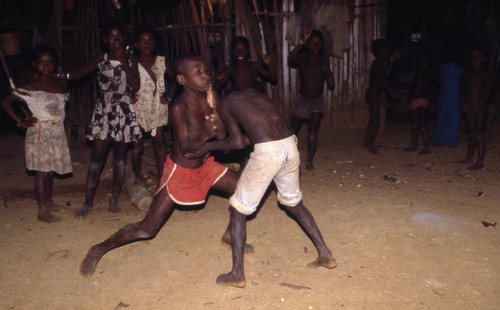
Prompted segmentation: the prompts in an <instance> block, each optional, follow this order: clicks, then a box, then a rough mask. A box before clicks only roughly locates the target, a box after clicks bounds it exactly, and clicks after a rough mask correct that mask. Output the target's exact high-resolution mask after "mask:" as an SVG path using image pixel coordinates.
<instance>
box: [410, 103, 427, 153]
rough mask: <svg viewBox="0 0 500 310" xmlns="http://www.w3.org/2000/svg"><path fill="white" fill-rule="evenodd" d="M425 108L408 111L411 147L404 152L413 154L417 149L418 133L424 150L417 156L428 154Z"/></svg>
mask: <svg viewBox="0 0 500 310" xmlns="http://www.w3.org/2000/svg"><path fill="white" fill-rule="evenodd" d="M427 110H428V109H427V108H426V107H419V108H417V109H412V110H410V113H411V115H410V116H411V146H409V147H407V148H406V149H404V151H405V152H413V151H416V150H417V149H418V147H417V144H418V133H419V131H420V133H421V134H422V142H423V144H424V148H423V149H422V151H420V153H419V154H429V153H430V152H431V151H430V150H429V130H428V129H427Z"/></svg>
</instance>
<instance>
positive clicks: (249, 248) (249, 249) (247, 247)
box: [220, 239, 255, 255]
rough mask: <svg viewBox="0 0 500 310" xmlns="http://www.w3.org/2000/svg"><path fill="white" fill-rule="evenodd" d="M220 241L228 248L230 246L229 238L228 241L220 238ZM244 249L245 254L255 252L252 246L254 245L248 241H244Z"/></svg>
mask: <svg viewBox="0 0 500 310" xmlns="http://www.w3.org/2000/svg"><path fill="white" fill-rule="evenodd" d="M220 243H221V244H222V245H223V246H225V247H228V248H230V247H231V240H229V242H228V241H226V240H224V239H222V240H221V241H220ZM244 251H245V252H244V253H245V255H254V254H255V248H254V246H253V245H251V244H250V243H245V247H244Z"/></svg>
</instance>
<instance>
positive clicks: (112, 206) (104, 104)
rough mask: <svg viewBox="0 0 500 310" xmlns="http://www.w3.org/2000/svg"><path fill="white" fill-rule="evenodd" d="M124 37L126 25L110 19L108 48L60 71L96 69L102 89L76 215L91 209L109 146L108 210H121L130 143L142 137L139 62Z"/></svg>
mask: <svg viewBox="0 0 500 310" xmlns="http://www.w3.org/2000/svg"><path fill="white" fill-rule="evenodd" d="M125 39H126V36H125V30H124V28H123V26H122V25H121V24H119V23H115V22H112V23H110V24H109V25H108V26H107V27H106V28H105V32H104V36H103V42H104V44H105V46H106V48H107V50H108V52H106V53H103V54H100V55H99V56H97V57H96V58H95V59H94V60H92V61H90V62H89V63H88V64H87V65H86V66H84V67H82V68H80V69H79V70H77V71H74V72H68V73H59V74H58V75H59V77H60V78H64V79H68V80H70V79H71V80H73V79H80V78H82V77H83V76H85V75H87V74H89V73H90V72H92V71H94V70H96V69H97V80H98V82H99V93H98V95H97V101H96V104H95V108H94V112H93V115H92V120H91V123H90V134H89V136H88V138H89V139H90V140H93V143H92V155H91V158H90V164H89V169H88V172H87V181H86V184H85V202H84V205H83V207H82V208H81V209H80V210H79V211H78V212H76V213H75V217H85V216H87V215H88V213H89V212H90V211H92V208H93V201H94V195H95V192H96V189H97V184H98V182H99V177H100V175H101V170H102V167H103V165H104V162H105V160H106V154H107V151H108V148H109V147H112V148H113V190H112V192H111V198H110V201H109V211H110V212H119V211H121V209H120V207H119V206H118V197H119V195H120V192H121V189H122V186H123V182H124V180H125V163H126V161H127V146H128V143H130V142H138V141H140V140H141V139H142V136H141V129H140V127H139V125H138V123H137V118H136V114H135V108H134V105H133V104H132V96H133V94H132V92H133V91H137V90H138V89H139V83H140V82H139V75H138V72H137V64H136V62H135V61H134V60H133V59H131V58H130V57H129V56H128V53H127V51H126V47H125Z"/></svg>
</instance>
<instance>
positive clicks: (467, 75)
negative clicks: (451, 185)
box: [460, 48, 490, 170]
mask: <svg viewBox="0 0 500 310" xmlns="http://www.w3.org/2000/svg"><path fill="white" fill-rule="evenodd" d="M486 60H487V57H486V55H485V53H484V52H483V51H482V50H481V49H480V48H475V49H473V50H472V53H471V58H470V67H469V68H468V69H467V70H465V72H464V75H463V79H462V85H461V88H462V89H461V92H462V110H463V112H464V113H465V115H466V117H467V127H468V128H469V145H468V147H467V155H465V158H464V159H463V160H461V161H460V163H467V164H470V163H472V158H473V157H474V152H475V150H476V149H477V161H476V162H475V163H474V164H473V165H472V166H470V167H469V168H468V169H470V170H476V169H481V168H483V167H484V153H485V151H486V141H485V138H484V129H485V125H486V124H485V123H486V118H485V110H486V100H487V99H488V96H489V95H490V73H489V72H488V69H487V68H486V65H485V63H486Z"/></svg>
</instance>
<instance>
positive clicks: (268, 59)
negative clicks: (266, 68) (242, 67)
mask: <svg viewBox="0 0 500 310" xmlns="http://www.w3.org/2000/svg"><path fill="white" fill-rule="evenodd" d="M262 62H263V63H264V64H266V65H269V64H271V58H270V57H269V56H267V55H262Z"/></svg>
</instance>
